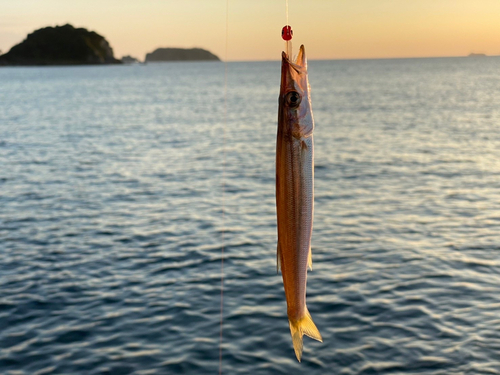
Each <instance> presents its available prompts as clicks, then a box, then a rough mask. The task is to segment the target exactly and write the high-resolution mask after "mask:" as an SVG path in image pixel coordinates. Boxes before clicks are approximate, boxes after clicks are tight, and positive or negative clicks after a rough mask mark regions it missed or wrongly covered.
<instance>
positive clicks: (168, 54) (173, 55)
mask: <svg viewBox="0 0 500 375" xmlns="http://www.w3.org/2000/svg"><path fill="white" fill-rule="evenodd" d="M155 61H220V59H219V58H218V57H217V56H215V55H214V54H213V53H211V52H209V51H207V50H204V49H202V48H191V49H185V48H158V49H156V50H155V51H153V52H151V53H148V54H147V55H146V62H155Z"/></svg>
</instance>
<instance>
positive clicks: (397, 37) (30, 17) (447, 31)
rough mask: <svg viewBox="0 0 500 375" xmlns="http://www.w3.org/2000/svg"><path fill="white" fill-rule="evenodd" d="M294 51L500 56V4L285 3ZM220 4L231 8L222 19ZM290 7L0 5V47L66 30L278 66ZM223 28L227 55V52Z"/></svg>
mask: <svg viewBox="0 0 500 375" xmlns="http://www.w3.org/2000/svg"><path fill="white" fill-rule="evenodd" d="M288 3H289V4H288V14H289V24H290V25H291V26H292V28H293V31H294V38H293V45H294V50H297V48H298V46H299V45H300V44H304V45H305V46H306V51H307V54H308V58H309V59H363V58H400V57H438V56H464V55H468V54H469V53H485V54H488V55H500V0H307V1H306V0H288ZM226 4H228V7H227V9H228V12H227V22H226ZM285 4H286V0H228V1H226V0H0V50H1V51H3V53H5V52H7V51H8V50H9V49H10V48H11V47H12V46H14V45H15V44H17V43H19V42H21V41H22V40H23V39H25V38H26V36H27V34H29V33H30V32H32V31H34V30H36V29H38V28H41V27H45V26H56V25H64V24H66V23H70V24H72V25H73V26H75V27H85V28H87V29H89V30H93V31H96V32H97V33H99V34H101V35H103V36H104V37H105V38H106V39H107V40H108V41H109V42H110V44H111V46H112V47H113V50H114V53H115V57H118V58H121V57H122V56H124V55H132V56H134V57H137V58H139V59H140V60H143V59H144V57H145V54H146V53H148V52H152V51H153V50H155V49H156V48H158V47H182V48H191V47H201V48H205V49H208V50H209V51H211V52H213V53H215V54H216V55H217V56H219V57H220V58H221V59H223V60H228V61H249V60H278V59H279V58H280V56H281V50H282V49H283V45H284V42H283V41H282V39H281V28H282V27H283V26H284V25H285V23H286V10H285V9H286V6H285ZM226 26H227V52H226Z"/></svg>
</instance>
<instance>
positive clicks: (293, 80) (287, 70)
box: [281, 45, 307, 94]
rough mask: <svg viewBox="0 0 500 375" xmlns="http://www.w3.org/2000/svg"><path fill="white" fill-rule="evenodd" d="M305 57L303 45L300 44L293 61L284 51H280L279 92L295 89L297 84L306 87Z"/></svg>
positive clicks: (283, 92)
mask: <svg viewBox="0 0 500 375" xmlns="http://www.w3.org/2000/svg"><path fill="white" fill-rule="evenodd" d="M304 80H307V59H306V50H305V48H304V45H301V46H300V49H299V53H298V54H297V58H296V59H295V61H292V60H291V59H290V57H289V56H288V55H287V54H286V53H285V52H282V53H281V93H282V94H285V93H286V92H288V91H292V90H297V86H300V87H302V89H305V88H306V85H307V83H305V82H304Z"/></svg>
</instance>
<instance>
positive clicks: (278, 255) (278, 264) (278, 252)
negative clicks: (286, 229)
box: [276, 242, 281, 273]
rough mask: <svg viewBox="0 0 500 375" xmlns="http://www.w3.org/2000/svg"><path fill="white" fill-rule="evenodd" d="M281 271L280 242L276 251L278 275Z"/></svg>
mask: <svg viewBox="0 0 500 375" xmlns="http://www.w3.org/2000/svg"><path fill="white" fill-rule="evenodd" d="M279 271H281V249H280V243H279V242H278V248H277V249H276V273H278V272H279Z"/></svg>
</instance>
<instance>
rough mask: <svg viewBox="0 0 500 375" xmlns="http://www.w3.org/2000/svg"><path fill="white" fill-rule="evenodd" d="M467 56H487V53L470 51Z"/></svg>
mask: <svg viewBox="0 0 500 375" xmlns="http://www.w3.org/2000/svg"><path fill="white" fill-rule="evenodd" d="M467 57H486V54H485V53H469V55H468V56H467Z"/></svg>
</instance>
